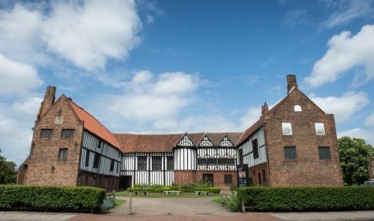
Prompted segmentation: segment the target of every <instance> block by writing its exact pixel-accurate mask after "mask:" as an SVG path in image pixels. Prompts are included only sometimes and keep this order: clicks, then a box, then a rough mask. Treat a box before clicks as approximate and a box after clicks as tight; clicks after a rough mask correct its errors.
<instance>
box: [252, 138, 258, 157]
mask: <svg viewBox="0 0 374 221" xmlns="http://www.w3.org/2000/svg"><path fill="white" fill-rule="evenodd" d="M252 147H253V158H258V143H257V139H254V140H252Z"/></svg>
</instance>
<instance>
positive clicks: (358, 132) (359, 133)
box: [337, 128, 374, 145]
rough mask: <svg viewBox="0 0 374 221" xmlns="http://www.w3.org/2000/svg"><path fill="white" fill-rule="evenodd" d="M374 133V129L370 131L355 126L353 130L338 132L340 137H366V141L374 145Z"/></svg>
mask: <svg viewBox="0 0 374 221" xmlns="http://www.w3.org/2000/svg"><path fill="white" fill-rule="evenodd" d="M373 134H374V131H368V130H364V129H361V128H353V129H351V130H347V131H341V132H338V134H337V136H338V138H340V137H343V136H349V137H352V138H361V139H364V140H365V141H366V143H369V144H371V145H374V137H373Z"/></svg>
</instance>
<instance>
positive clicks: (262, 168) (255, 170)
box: [248, 163, 269, 186]
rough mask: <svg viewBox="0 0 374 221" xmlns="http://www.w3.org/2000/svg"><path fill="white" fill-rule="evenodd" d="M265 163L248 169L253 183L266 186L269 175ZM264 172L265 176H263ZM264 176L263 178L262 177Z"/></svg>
mask: <svg viewBox="0 0 374 221" xmlns="http://www.w3.org/2000/svg"><path fill="white" fill-rule="evenodd" d="M267 171H268V170H267V164H266V163H263V164H259V165H256V166H253V167H250V168H249V169H248V173H249V177H251V179H252V182H253V185H264V186H268V184H269V182H268V180H269V176H268V172H267ZM264 172H265V176H264ZM259 174H260V175H259ZM264 177H265V178H264Z"/></svg>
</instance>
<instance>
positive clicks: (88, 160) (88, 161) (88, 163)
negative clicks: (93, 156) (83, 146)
mask: <svg viewBox="0 0 374 221" xmlns="http://www.w3.org/2000/svg"><path fill="white" fill-rule="evenodd" d="M90 152H91V151H90V150H86V159H85V161H84V165H85V166H86V167H88V166H89V165H90Z"/></svg>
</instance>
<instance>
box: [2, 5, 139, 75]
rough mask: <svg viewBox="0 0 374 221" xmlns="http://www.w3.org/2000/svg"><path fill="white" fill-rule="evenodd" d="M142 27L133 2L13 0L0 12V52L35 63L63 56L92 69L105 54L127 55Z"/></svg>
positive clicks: (98, 66)
mask: <svg viewBox="0 0 374 221" xmlns="http://www.w3.org/2000/svg"><path fill="white" fill-rule="evenodd" d="M140 30H141V21H140V19H139V16H138V14H137V10H136V6H135V2H134V1H132V0H108V1H101V0H89V1H88V0H87V1H52V3H50V4H49V5H47V4H31V3H30V4H26V3H16V4H15V5H14V7H13V8H12V9H11V10H8V11H6V10H4V9H3V10H0V42H2V44H0V52H1V53H3V54H4V55H6V56H7V57H10V58H12V59H15V60H18V61H22V62H28V63H33V64H37V65H40V64H44V65H46V64H47V65H51V63H53V62H56V60H57V61H58V60H61V58H62V59H63V61H68V62H70V63H72V64H73V65H74V66H76V67H79V68H83V69H85V70H90V71H91V70H95V69H103V68H104V67H105V65H106V61H107V59H109V58H115V59H123V58H126V57H127V56H128V54H129V51H131V50H132V49H133V48H134V47H136V46H137V45H138V44H139V43H140V41H141V39H140V38H139V36H138V35H137V34H138V32H139V31H140Z"/></svg>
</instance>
